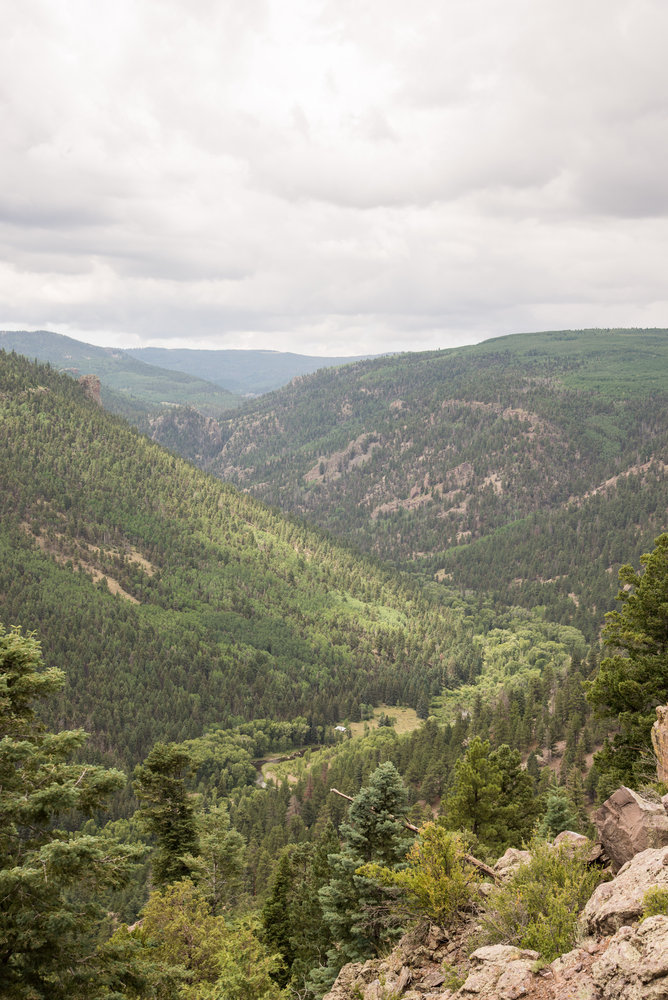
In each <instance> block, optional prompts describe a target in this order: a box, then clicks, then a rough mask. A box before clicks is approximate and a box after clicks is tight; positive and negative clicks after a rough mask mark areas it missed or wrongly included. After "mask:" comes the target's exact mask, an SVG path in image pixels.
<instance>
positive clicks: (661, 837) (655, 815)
mask: <svg viewBox="0 0 668 1000" xmlns="http://www.w3.org/2000/svg"><path fill="white" fill-rule="evenodd" d="M594 822H595V823H596V828H597V830H598V836H599V840H600V841H601V843H602V844H603V847H604V848H605V852H606V854H607V855H608V857H609V858H610V860H611V862H612V866H613V868H614V870H615V871H617V870H618V869H620V868H621V867H622V865H624V864H626V862H627V861H630V860H631V858H632V857H634V855H636V854H639V853H640V852H641V851H646V850H647V849H648V848H650V847H652V848H659V847H666V846H668V815H666V811H665V809H664V808H663V806H662V805H661V804H660V803H658V802H650V801H649V800H648V799H645V798H643V797H642V795H639V794H638V793H637V792H634V791H633V790H632V789H631V788H626V787H625V786H622V787H621V788H618V789H617V791H616V792H614V793H613V794H612V795H611V796H610V798H609V799H606V800H605V802H604V803H603V805H602V806H601V808H600V809H598V810H597V812H596V813H595V814H594Z"/></svg>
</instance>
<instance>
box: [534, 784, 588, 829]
mask: <svg viewBox="0 0 668 1000" xmlns="http://www.w3.org/2000/svg"><path fill="white" fill-rule="evenodd" d="M579 826H580V823H579V820H578V815H577V812H576V810H575V809H574V808H573V803H572V802H571V801H570V799H569V797H568V794H567V793H566V791H565V790H564V789H563V788H555V789H554V791H553V792H551V793H550V794H549V795H548V797H547V809H546V810H545V815H544V816H543V819H542V821H541V824H540V827H539V828H538V834H539V836H541V837H546V838H547V839H551V838H553V837H556V836H557V834H558V833H561V832H562V830H575V831H576V832H577V830H578V828H579Z"/></svg>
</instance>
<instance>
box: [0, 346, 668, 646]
mask: <svg viewBox="0 0 668 1000" xmlns="http://www.w3.org/2000/svg"><path fill="white" fill-rule="evenodd" d="M0 346H5V347H7V348H13V349H15V350H17V351H21V352H22V353H24V354H27V355H28V356H31V357H41V358H46V359H48V360H49V361H51V363H52V364H54V365H57V366H58V367H61V368H64V369H66V370H70V371H72V370H73V369H74V370H75V371H74V372H73V373H74V374H76V373H78V372H79V371H80V372H81V373H88V372H94V373H95V374H98V375H99V376H100V378H101V379H102V382H103V402H104V403H105V405H106V406H108V407H109V408H112V409H115V410H116V412H120V413H122V414H124V415H125V416H127V417H128V418H129V419H130V420H132V421H133V422H134V423H135V424H136V426H137V427H139V428H140V429H141V430H143V431H145V432H147V433H148V434H149V435H150V436H152V437H153V438H154V439H155V440H156V441H158V442H160V443H162V444H164V445H166V446H168V447H169V448H170V449H172V450H173V451H176V452H178V453H180V454H181V455H183V456H184V457H186V458H188V459H190V460H191V461H193V462H195V463H196V464H199V465H200V466H201V467H202V468H204V469H206V470H207V471H210V472H212V473H214V474H215V475H216V476H218V477H219V478H221V479H223V480H226V481H229V482H232V483H235V484H236V485H238V486H239V487H241V488H242V489H243V490H246V491H249V492H252V493H253V494H255V495H256V496H257V497H259V498H260V499H262V500H264V501H265V502H267V503H269V504H271V505H273V506H275V507H278V508H281V509H283V510H284V511H287V512H289V513H291V514H296V515H298V516H299V517H302V518H305V519H306V520H307V521H310V522H312V523H314V524H316V525H318V526H319V527H322V528H324V529H326V530H327V531H328V532H330V533H331V534H332V535H334V536H336V537H337V538H339V539H340V540H342V541H345V542H346V543H349V544H352V545H353V546H354V547H355V548H356V549H358V550H361V551H365V552H367V553H369V554H373V555H374V556H376V557H380V558H381V559H382V560H383V561H385V562H389V563H393V564H394V565H395V566H397V567H399V568H401V569H402V570H404V571H408V572H410V573H411V574H416V575H417V576H418V577H419V579H420V580H421V581H422V582H427V583H428V585H429V586H432V587H438V586H440V584H441V583H445V584H447V585H448V586H456V587H457V588H459V590H460V591H461V592H467V593H468V594H472V593H473V594H479V595H485V596H486V597H487V598H491V599H492V600H493V601H495V602H496V604H497V606H498V607H499V608H501V607H508V606H513V605H521V606H524V607H526V608H534V607H538V608H539V609H541V608H542V609H544V613H545V615H546V617H547V618H549V619H551V620H554V621H558V622H561V623H564V624H573V625H576V626H577V627H578V628H579V629H581V630H582V631H583V632H584V633H585V634H586V635H587V636H588V637H590V638H592V637H593V636H594V634H595V632H596V630H597V629H598V628H599V626H600V621H601V616H602V614H603V613H604V612H605V611H606V610H608V609H609V608H610V607H611V606H612V604H613V602H614V596H615V593H616V589H617V570H618V568H619V566H620V564H621V563H623V562H627V561H630V562H636V561H637V558H638V556H639V555H640V553H641V552H642V551H647V550H648V549H650V548H651V547H652V541H653V537H654V535H656V534H658V533H659V532H661V531H664V530H666V529H667V528H668V331H666V330H621V329H620V330H582V331H557V332H552V333H541V334H526V335H513V336H508V337H501V338H496V339H494V340H489V341H486V342H484V343H482V344H478V345H475V346H471V347H464V348H457V349H454V350H444V351H432V352H422V353H412V354H403V355H391V356H383V357H377V358H373V359H366V360H357V361H352V362H351V359H344V358H338V359H335V358H329V359H326V358H307V357H304V356H300V355H283V354H280V353H278V352H276V353H275V352H271V351H260V352H257V351H238V352H237V351H219V352H197V351H162V350H154V349H146V350H142V351H133V352H132V353H130V352H121V351H110V350H105V349H102V348H92V347H89V346H87V345H82V344H78V343H77V342H76V341H72V340H70V339H69V338H65V337H59V336H58V335H55V334H46V333H43V334H1V335H0ZM138 356H139V357H141V358H142V359H147V358H148V359H150V360H152V361H160V363H161V364H162V365H163V366H165V365H166V364H169V365H177V364H183V365H188V366H189V372H188V373H187V374H184V373H182V372H178V371H172V370H169V371H168V370H167V368H166V367H156V366H155V365H152V366H147V365H146V364H144V362H143V361H142V360H139V359H138ZM342 361H349V362H351V363H349V364H346V365H345V366H343V367H325V365H328V364H334V363H335V362H342ZM308 366H313V367H316V366H317V367H319V369H320V370H318V371H316V372H315V373H312V374H304V372H305V370H307V368H308ZM203 373H206V375H207V377H208V379H209V381H204V380H203V379H201V378H199V375H201V374H203ZM297 375H300V376H301V377H299V378H295V376H297ZM228 377H229V378H228ZM226 378H227V379H228V384H230V385H233V386H234V387H235V388H236V389H237V390H238V392H239V393H241V392H244V393H246V392H259V391H263V390H264V389H266V388H268V387H269V386H270V385H272V384H275V383H276V382H277V381H279V380H288V379H289V380H290V381H289V384H286V385H283V386H282V387H281V388H279V389H276V390H274V391H272V392H269V393H267V394H265V395H263V396H261V397H260V398H257V399H247V400H246V401H245V402H244V403H243V405H241V398H240V395H236V396H232V395H230V394H227V393H225V390H223V389H222V388H221V386H220V385H218V384H214V383H215V382H216V381H217V380H219V379H220V380H223V379H226ZM156 401H157V402H159V403H162V404H163V405H162V406H160V405H157V402H156ZM165 403H167V404H169V405H164V404H165ZM232 406H235V407H236V408H235V409H232V408H231V407H232Z"/></svg>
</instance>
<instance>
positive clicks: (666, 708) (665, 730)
mask: <svg viewBox="0 0 668 1000" xmlns="http://www.w3.org/2000/svg"><path fill="white" fill-rule="evenodd" d="M652 746H653V747H654V753H655V754H656V777H657V780H658V781H663V782H664V783H665V784H668V705H660V706H659V708H657V710H656V722H655V723H654V725H653V726H652Z"/></svg>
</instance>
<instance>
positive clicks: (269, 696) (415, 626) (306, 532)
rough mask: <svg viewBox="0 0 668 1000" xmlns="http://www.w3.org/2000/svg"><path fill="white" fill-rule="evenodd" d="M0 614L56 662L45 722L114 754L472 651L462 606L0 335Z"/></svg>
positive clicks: (125, 755)
mask: <svg viewBox="0 0 668 1000" xmlns="http://www.w3.org/2000/svg"><path fill="white" fill-rule="evenodd" d="M0 463H1V464H0V510H1V513H2V520H1V527H0V550H1V552H2V558H1V560H0V566H1V568H0V621H3V622H5V623H7V624H14V623H16V624H21V625H22V626H23V627H24V628H25V629H27V630H30V629H37V630H38V631H39V635H40V638H41V639H42V641H43V642H44V646H45V649H46V650H47V655H48V659H49V662H54V663H57V664H58V665H60V666H62V667H63V668H64V669H65V671H66V676H67V684H66V687H65V689H64V692H63V693H62V694H61V695H60V697H59V700H57V701H56V704H55V707H54V708H53V709H52V711H53V713H54V714H53V719H54V720H56V721H57V722H58V724H59V725H65V724H66V725H82V726H83V727H84V728H85V729H86V730H88V731H89V732H91V733H92V734H93V738H92V746H93V747H94V748H95V749H97V750H98V751H106V752H109V753H110V754H112V756H113V757H115V758H117V759H118V760H121V761H124V762H131V761H136V760H138V759H140V758H141V757H142V756H143V755H144V754H145V753H146V751H147V749H148V748H149V747H150V746H151V744H152V743H153V742H154V741H155V740H156V739H163V740H165V739H166V740H174V739H176V740H182V739H184V738H187V737H193V736H196V735H199V734H200V733H201V732H202V730H203V729H204V727H205V726H206V725H209V724H221V725H233V724H235V723H237V722H241V721H247V720H248V719H251V718H255V717H269V718H274V719H291V718H293V717H295V716H298V715H301V716H305V717H307V719H308V721H309V726H310V728H311V730H312V732H311V739H317V738H318V727H322V726H323V725H324V724H326V723H333V722H336V721H337V720H339V719H342V718H344V717H346V716H350V717H359V706H360V703H362V702H363V703H373V704H376V703H378V702H381V701H385V702H388V703H396V702H398V701H404V702H406V703H407V704H410V705H413V706H417V705H418V703H420V702H422V703H423V704H426V705H428V703H429V700H430V698H431V697H433V696H434V695H437V694H439V693H440V692H441V690H442V688H443V686H444V685H453V684H456V683H458V682H459V681H460V680H461V679H467V680H469V679H472V678H474V677H475V676H476V675H477V673H478V672H479V669H480V666H481V656H480V652H479V649H478V647H477V646H476V645H475V644H474V643H472V641H471V635H472V630H473V625H472V624H471V622H470V621H467V620H466V619H465V615H464V613H463V612H462V611H457V610H453V609H449V608H447V607H445V606H443V605H439V604H438V603H436V602H431V601H429V600H427V599H426V598H425V597H424V596H423V595H422V594H421V593H420V591H419V590H418V589H417V588H416V587H414V586H411V585H409V584H407V583H402V582H400V581H399V580H398V579H397V578H396V577H393V576H391V575H390V574H389V573H387V572H385V571H382V570H380V569H377V568H375V567H374V566H372V565H371V564H369V563H368V562H364V561H363V560H361V559H360V558H359V557H357V556H356V555H355V554H353V553H352V552H349V551H346V550H345V549H344V548H342V547H341V546H337V545H335V544H333V543H331V542H329V541H327V540H326V539H325V538H323V537H322V536H321V535H319V534H318V533H316V532H314V531H313V530H310V529H308V528H307V527H306V526H304V525H301V524H297V523H293V522H289V521H287V520H286V519H285V518H283V517H281V516H279V515H278V514H275V513H272V512H270V511H269V510H268V509H267V508H265V507H264V506H263V505H262V504H261V503H259V502H258V501H256V500H253V499H252V498H250V497H248V496H245V495H243V494H239V493H238V492H237V491H236V490H235V489H234V488H233V487H231V486H225V485H223V484H222V483H219V482H217V481H216V480H214V479H213V478H211V477H208V476H206V475H205V474H204V473H202V472H200V471H198V470H197V469H196V468H194V467H193V466H191V465H189V464H187V463H186V462H184V461H182V460H181V459H178V458H176V457H175V456H173V455H170V454H169V453H168V452H166V451H164V450H163V449H161V448H160V447H158V446H157V445H154V444H152V443H151V442H150V441H148V440H147V439H146V438H144V437H142V436H141V435H140V434H138V433H137V432H136V431H133V430H132V429H131V428H130V427H128V425H127V424H125V423H124V422H123V421H122V420H120V419H118V418H114V417H111V416H110V415H109V414H107V413H105V412H104V411H103V410H102V409H100V408H99V407H98V406H97V405H96V404H95V403H94V402H92V401H91V400H89V399H87V398H86V397H85V395H84V392H83V390H82V388H81V387H80V386H79V385H77V383H75V382H73V381H72V379H70V378H68V377H67V376H65V375H60V374H57V373H55V372H53V371H52V370H49V369H47V368H44V367H41V366H36V365H34V364H31V363H29V362H28V361H26V360H25V359H23V358H20V357H18V356H16V355H6V354H0Z"/></svg>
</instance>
